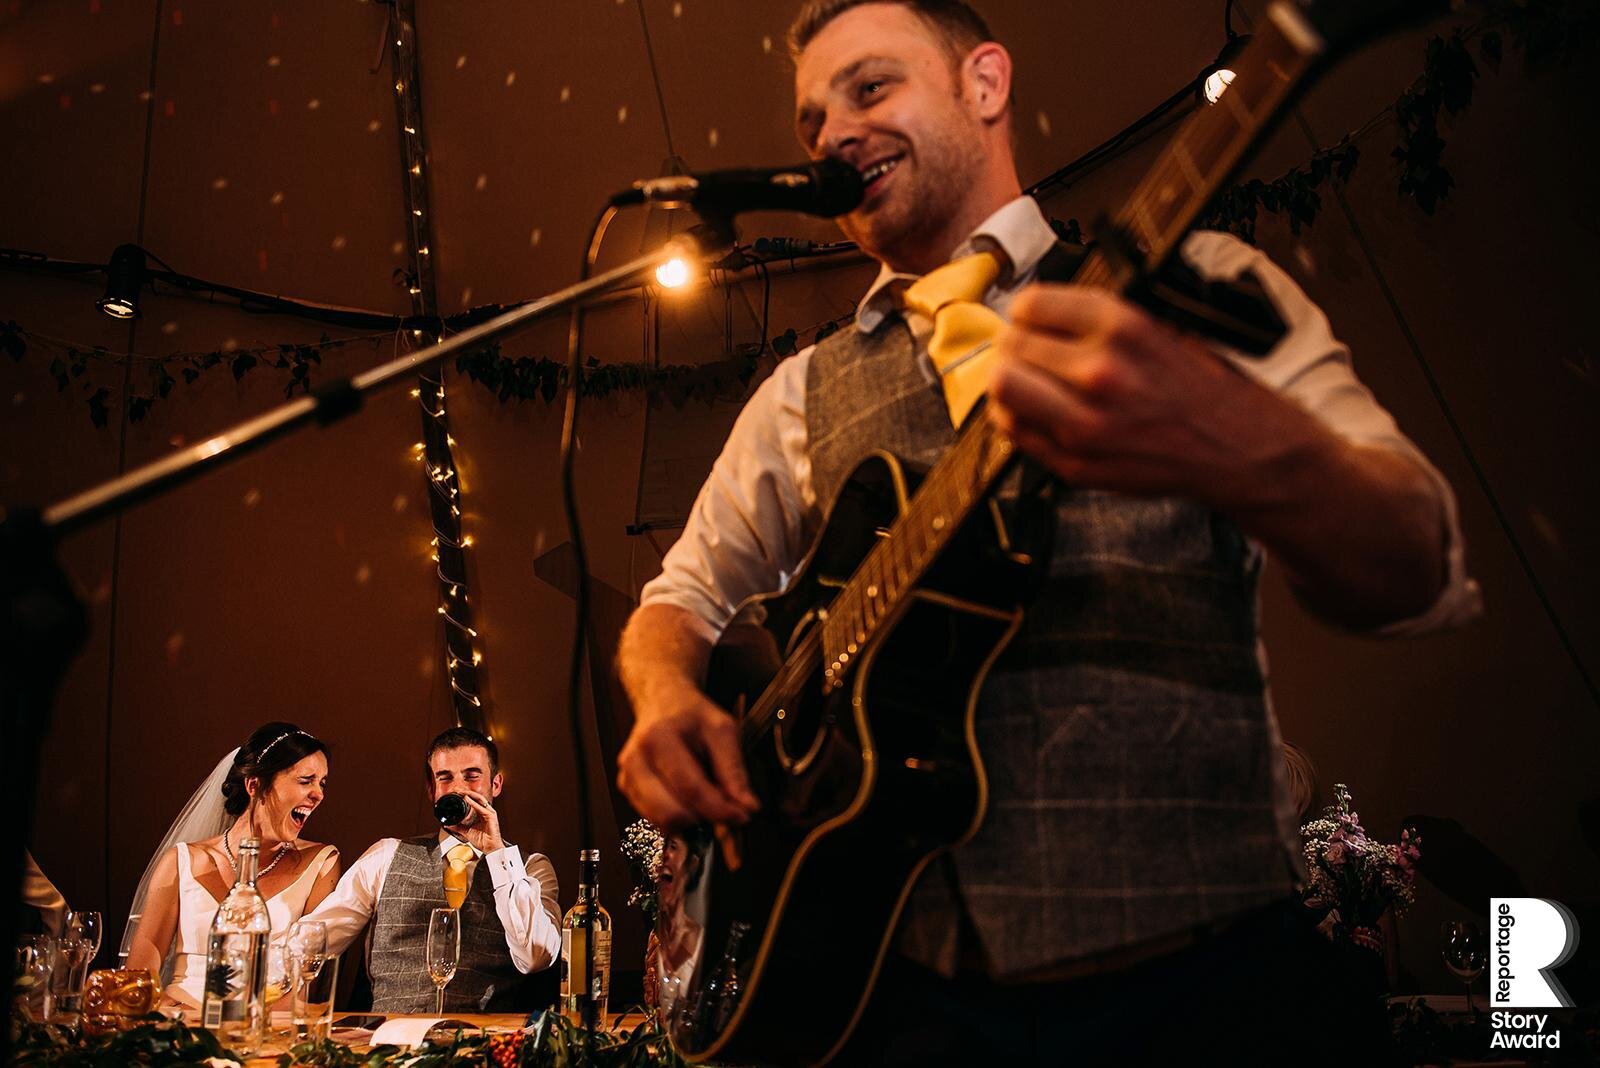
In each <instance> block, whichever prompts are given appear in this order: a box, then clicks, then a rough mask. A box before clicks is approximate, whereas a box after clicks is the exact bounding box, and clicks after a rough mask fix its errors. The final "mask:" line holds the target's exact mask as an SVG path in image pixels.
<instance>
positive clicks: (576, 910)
mask: <svg viewBox="0 0 1600 1068" xmlns="http://www.w3.org/2000/svg"><path fill="white" fill-rule="evenodd" d="M591 946H592V947H593V954H592V955H593V959H592V961H591V960H590V947H591ZM610 995H611V914H610V913H609V912H607V911H606V910H605V909H604V908H603V907H602V906H601V904H600V851H599V850H598V849H585V850H583V851H582V852H580V853H579V854H578V903H577V904H575V905H573V906H572V908H570V909H568V910H567V915H566V917H565V918H564V919H563V920H562V921H561V1012H562V1015H564V1016H566V1018H567V1019H569V1020H571V1021H572V1022H573V1023H575V1024H577V1025H579V1026H580V1027H604V1026H605V1022H606V1001H607V999H608V998H609V997H610Z"/></svg>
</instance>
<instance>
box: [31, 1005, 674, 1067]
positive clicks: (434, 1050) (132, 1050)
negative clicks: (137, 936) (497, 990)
mask: <svg viewBox="0 0 1600 1068" xmlns="http://www.w3.org/2000/svg"><path fill="white" fill-rule="evenodd" d="M148 1019H149V1021H150V1022H148V1023H144V1024H141V1025H140V1026H138V1027H136V1028H134V1029H133V1030H131V1031H123V1032H116V1033H113V1034H109V1035H101V1036H95V1035H82V1036H80V1035H78V1034H77V1033H76V1032H74V1031H69V1030H67V1029H64V1028H61V1027H57V1026H55V1025H51V1024H39V1023H35V1022H33V1021H31V1020H28V1019H25V1018H23V1017H21V1016H19V1015H13V1016H12V1019H11V1063H12V1064H14V1065H19V1066H27V1068H45V1066H48V1068H113V1066H118V1068H120V1066H122V1065H128V1064H139V1065H152V1066H164V1065H184V1064H197V1065H208V1066H210V1068H228V1066H230V1065H235V1064H240V1063H242V1062H243V1060H244V1058H242V1057H240V1056H239V1055H238V1054H236V1053H234V1052H232V1051H231V1050H229V1049H227V1048H225V1047H224V1046H223V1045H222V1044H221V1043H220V1042H218V1041H217V1039H216V1036H215V1035H213V1034H212V1033H211V1032H210V1031H206V1030H204V1029H202V1028H198V1027H189V1026H187V1025H186V1024H183V1023H181V1022H179V1021H176V1020H169V1019H167V1018H165V1017H155V1016H152V1017H149V1018H148ZM260 1059H261V1060H266V1059H269V1058H260ZM277 1063H278V1065H279V1068H289V1066H290V1065H312V1066H318V1068H443V1066H445V1065H458V1066H463V1068H466V1066H472V1065H483V1066H485V1068H489V1066H492V1068H577V1066H580V1065H583V1066H590V1065H592V1066H594V1068H681V1066H682V1065H683V1063H684V1062H683V1061H682V1060H681V1059H680V1058H679V1057H678V1055H677V1054H676V1053H675V1052H673V1050H672V1047H671V1045H670V1044H669V1043H668V1042H667V1039H666V1036H665V1034H663V1033H662V1031H661V1029H660V1027H658V1026H657V1025H656V1023H655V1022H654V1021H653V1020H647V1021H646V1022H645V1023H643V1024H641V1025H640V1026H638V1027H636V1028H633V1029H632V1030H621V1029H619V1030H616V1031H608V1032H601V1033H598V1034H596V1035H594V1036H592V1038H590V1039H589V1040H588V1041H587V1043H586V1042H585V1036H584V1034H583V1033H582V1032H581V1031H580V1030H579V1029H578V1028H577V1027H575V1026H574V1025H573V1024H572V1023H570V1022H569V1021H568V1020H567V1019H566V1018H565V1017H562V1016H560V1015H558V1014H556V1013H554V1012H547V1013H545V1014H544V1015H543V1016H542V1017H540V1018H539V1023H538V1025H537V1026H536V1027H534V1028H533V1029H532V1030H530V1031H526V1032H520V1031H519V1032H509V1033H495V1034H485V1033H482V1032H478V1031H473V1032H466V1031H459V1032H457V1033H456V1034H455V1036H454V1037H453V1038H451V1039H450V1040H448V1041H443V1042H428V1043H426V1044H424V1045H422V1046H420V1047H418V1048H416V1049H402V1048H401V1047H399V1046H374V1047H372V1048H370V1049H355V1048H352V1047H350V1046H344V1045H340V1044H339V1043H337V1042H332V1041H328V1040H326V1039H325V1040H323V1041H321V1042H306V1043H302V1044H300V1045H297V1046H294V1047H292V1048H291V1049H290V1050H289V1052H287V1053H284V1054H280V1055H279V1056H278V1058H277Z"/></svg>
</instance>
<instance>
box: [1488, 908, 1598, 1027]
mask: <svg viewBox="0 0 1600 1068" xmlns="http://www.w3.org/2000/svg"><path fill="white" fill-rule="evenodd" d="M1489 916H1490V920H1491V922H1492V923H1493V930H1494V934H1493V937H1492V940H1491V942H1490V944H1489V1004H1490V1007H1491V1008H1492V1009H1493V1010H1494V1011H1493V1012H1492V1013H1491V1016H1490V1023H1491V1024H1492V1026H1493V1028H1494V1033H1493V1036H1492V1037H1491V1039H1490V1041H1489V1046H1490V1048H1491V1049H1538V1048H1544V1049H1560V1048H1561V1032H1560V1030H1559V1029H1554V1030H1548V1031H1547V1030H1546V1027H1547V1025H1548V1024H1549V1022H1550V1014H1549V1013H1547V1012H1527V1013H1524V1012H1510V1011H1507V1010H1510V1009H1542V1008H1551V1009H1557V1008H1571V1007H1572V1004H1573V1002H1572V998H1571V996H1570V995H1569V994H1568V993H1567V992H1566V990H1565V989H1564V988H1563V987H1562V985H1561V981H1560V980H1559V979H1557V978H1556V977H1555V976H1554V975H1553V974H1551V973H1552V972H1553V971H1554V970H1555V969H1556V968H1559V967H1560V966H1561V965H1563V964H1565V963H1566V962H1567V960H1568V959H1570V958H1571V956H1572V954H1573V953H1574V952H1575V951H1576V950H1577V948H1578V921H1577V920H1576V919H1574V918H1573V915H1572V911H1571V910H1570V909H1568V908H1567V907H1566V906H1565V905H1563V904H1561V903H1560V902H1559V901H1551V900H1549V899H1548V898H1542V897H1496V898H1490V899H1489Z"/></svg>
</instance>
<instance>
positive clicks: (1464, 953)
mask: <svg viewBox="0 0 1600 1068" xmlns="http://www.w3.org/2000/svg"><path fill="white" fill-rule="evenodd" d="M1440 934H1441V936H1442V937H1443V939H1444V950H1443V956H1444V966H1445V967H1446V968H1449V969H1450V972H1451V974H1453V975H1454V976H1455V977H1456V978H1457V979H1460V980H1461V983H1462V985H1463V986H1465V987H1466V988H1467V1011H1469V1012H1473V1013H1476V1012H1477V1011H1478V1010H1477V1008H1476V1007H1475V1006H1474V1005H1473V1004H1472V981H1473V980H1474V979H1476V978H1477V977H1478V976H1480V975H1482V974H1483V968H1484V965H1485V964H1486V963H1488V952H1487V947H1486V945H1485V943H1484V938H1483V932H1482V931H1481V930H1480V929H1479V928H1478V925H1477V924H1475V923H1472V922H1470V921H1452V922H1450V923H1446V924H1444V925H1443V927H1441V928H1440Z"/></svg>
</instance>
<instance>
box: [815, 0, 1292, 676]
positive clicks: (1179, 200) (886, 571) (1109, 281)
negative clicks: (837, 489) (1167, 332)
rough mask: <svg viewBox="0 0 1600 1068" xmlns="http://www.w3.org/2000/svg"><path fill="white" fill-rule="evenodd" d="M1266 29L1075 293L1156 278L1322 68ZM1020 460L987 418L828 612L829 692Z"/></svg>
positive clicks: (1163, 163)
mask: <svg viewBox="0 0 1600 1068" xmlns="http://www.w3.org/2000/svg"><path fill="white" fill-rule="evenodd" d="M1264 21H1265V25H1264V26H1263V28H1262V30H1261V31H1260V32H1258V33H1257V34H1256V35H1255V36H1254V38H1253V39H1252V41H1251V42H1250V45H1249V47H1247V48H1246V49H1245V51H1244V52H1243V53H1242V54H1241V55H1240V56H1239V58H1238V60H1237V61H1236V62H1235V63H1234V72H1235V77H1234V80H1233V82H1232V84H1231V85H1230V86H1229V87H1228V89H1227V90H1226V91H1225V92H1224V93H1223V94H1222V96H1221V97H1220V98H1219V99H1218V101H1217V103H1216V104H1214V105H1212V106H1210V107H1205V108H1202V109H1201V110H1199V111H1197V112H1196V113H1195V114H1193V115H1192V116H1190V118H1189V120H1188V121H1187V122H1185V123H1184V125H1183V127H1182V128H1181V129H1180V130H1179V131H1178V133H1177V135H1176V136H1175V137H1174V138H1173V139H1172V140H1171V141H1170V142H1169V143H1168V144H1167V146H1166V147H1165V148H1164V149H1163V151H1162V153H1161V155H1160V157H1159V158H1158V159H1157V160H1156V163H1155V166H1154V167H1152V168H1151V169H1150V171H1149V173H1148V174H1146V175H1145V177H1144V180H1143V181H1141V182H1140V183H1139V184H1138V186H1136V187H1135V189H1134V191H1133V193H1132V194H1131V195H1130V196H1129V197H1128V200H1127V202H1126V203H1125V204H1124V205H1123V206H1122V208H1121V210H1119V211H1118V212H1117V213H1116V214H1114V215H1112V216H1111V218H1110V221H1111V225H1112V227H1113V228H1114V229H1115V230H1116V231H1117V232H1118V234H1119V237H1120V239H1121V240H1120V241H1119V242H1118V253H1117V255H1115V256H1111V255H1107V254H1106V253H1105V252H1104V251H1103V250H1104V248H1105V247H1106V245H1107V244H1108V242H1102V246H1101V248H1098V249H1096V250H1095V251H1094V252H1093V253H1091V254H1090V255H1089V257H1088V258H1087V259H1086V260H1085V261H1084V263H1083V266H1082V267H1081V268H1080V269H1079V270H1078V273H1077V274H1076V275H1075V276H1074V278H1073V281H1074V282H1075V283H1076V284H1079V285H1088V286H1095V287H1097V288H1101V289H1108V290H1111V291H1113V292H1119V293H1120V292H1124V291H1126V290H1127V289H1128V287H1129V286H1131V285H1132V284H1133V283H1134V282H1135V281H1136V280H1138V279H1139V278H1140V277H1142V276H1144V275H1146V274H1148V273H1151V272H1153V271H1155V270H1156V269H1158V268H1159V267H1160V266H1161V264H1162V263H1164V262H1165V261H1166V259H1167V257H1168V256H1170V255H1172V253H1173V252H1174V251H1175V250H1176V249H1177V247H1178V245H1179V243H1180V242H1181V241H1182V240H1183V236H1184V235H1185V234H1186V233H1188V231H1189V228H1190V227H1191V226H1193V225H1194V221H1195V219H1196V218H1197V217H1198V216H1199V214H1200V213H1201V212H1202V211H1204V210H1205V207H1206V205H1207V204H1208V203H1210V201H1211V198H1212V197H1213V196H1215V195H1216V193H1217V192H1218V191H1219V190H1220V189H1221V188H1222V184H1223V183H1224V182H1225V181H1227V179H1228V177H1229V176H1230V175H1231V174H1232V173H1233V172H1234V170H1235V169H1236V168H1237V167H1238V165H1239V163H1240V162H1241V161H1242V160H1243V158H1244V155H1245V153H1246V152H1247V151H1248V150H1249V149H1250V148H1251V147H1252V146H1253V145H1254V144H1255V142H1256V141H1257V139H1258V138H1259V137H1260V136H1261V134H1262V132H1263V131H1264V130H1266V129H1267V128H1268V127H1269V126H1270V124H1271V123H1272V121H1273V120H1274V119H1275V118H1276V116H1277V115H1278V113H1279V112H1280V111H1281V110H1282V108H1283V107H1284V105H1285V104H1286V103H1287V102H1288V100H1289V97H1290V94H1291V93H1292V92H1293V90H1294V89H1295V87H1296V86H1297V85H1298V84H1299V83H1300V81H1301V80H1302V79H1303V78H1304V77H1305V76H1306V74H1307V73H1308V72H1309V71H1310V70H1311V68H1312V66H1313V65H1314V64H1315V63H1316V61H1317V60H1318V58H1319V57H1320V56H1321V54H1322V51H1323V43H1322V39H1321V38H1320V37H1319V35H1318V34H1317V33H1316V31H1315V30H1313V29H1312V28H1311V27H1310V26H1309V25H1308V24H1307V23H1306V22H1305V21H1304V19H1303V18H1302V17H1301V16H1300V15H1299V14H1298V13H1297V12H1296V11H1295V10H1294V9H1293V8H1291V7H1289V6H1288V5H1287V4H1285V3H1275V4H1273V5H1272V6H1271V7H1270V8H1269V9H1268V12H1267V18H1266V19H1265V20H1264ZM1012 454H1013V449H1012V445H1011V441H1010V439H1009V438H1007V437H1006V436H1005V434H1004V433H1002V432H1001V431H1000V429H999V428H998V427H997V426H996V425H995V423H994V421H993V420H992V419H991V418H989V416H988V414H987V412H986V411H984V410H982V409H980V410H979V411H978V413H977V414H976V415H975V416H974V417H973V418H972V420H971V421H970V422H969V423H968V425H967V426H966V427H965V428H964V429H963V431H962V433H961V436H960V437H959V438H958V439H957V440H956V443H955V444H954V445H952V446H951V448H950V451H949V452H947V453H946V454H945V455H944V457H943V458H942V459H940V461H939V462H938V463H937V464H936V465H935V466H934V467H933V469H932V470H931V471H930V472H929V473H928V477H927V479H926V480H925V481H924V482H923V484H922V485H921V486H920V487H919V488H918V490H917V493H916V496H915V497H913V498H912V501H911V503H910V505H909V507H908V508H907V510H906V512H905V514H904V515H902V516H901V517H900V519H899V520H897V521H896V523H895V524H894V527H893V528H892V529H891V531H890V533H889V537H888V538H885V539H882V540H880V541H879V542H878V543H877V544H876V545H874V546H873V548H872V551H871V552H869V553H868V554H867V556H866V559H864V560H863V561H862V563H861V566H860V567H859V568H857V570H856V572H855V574H854V575H852V576H851V578H850V581H849V582H848V583H846V584H845V586H844V588H843V589H842V590H840V591H839V594H838V596H837V597H835V598H834V601H833V604H832V605H831V606H830V607H829V610H828V617H827V619H825V620H824V621H823V625H822V655H823V664H824V665H825V666H824V669H823V689H824V691H825V692H827V691H831V690H833V689H836V688H837V687H839V686H841V685H843V683H844V679H845V677H846V676H847V675H848V674H849V672H850V665H851V664H852V662H853V661H854V660H855V659H856V657H857V656H858V654H859V652H860V650H862V649H864V648H866V646H867V643H868V642H869V641H870V640H871V639H872V636H873V635H874V634H875V633H876V632H877V629H878V627H879V625H880V624H881V623H882V622H883V620H885V619H887V618H888V617H889V616H890V615H892V614H893V613H894V611H895V609H896V607H897V606H898V604H899V601H900V599H901V598H902V597H903V596H905V595H906V593H908V592H909V591H910V590H911V588H912V587H913V586H915V584H916V583H917V581H918V580H919V579H920V578H921V577H922V576H923V574H924V573H925V572H926V571H927V569H928V567H929V566H930V565H931V564H932V563H933V561H934V559H935V558H937V557H938V555H939V553H940V551H941V550H943V549H944V547H945V546H946V545H947V544H948V543H949V541H950V538H951V537H952V536H953V535H954V534H955V532H956V531H957V530H958V529H959V528H960V527H961V525H962V524H963V523H964V522H965V521H966V519H967V517H968V516H969V515H970V514H971V512H972V509H973V508H974V507H976V506H977V504H978V503H979V502H980V501H982V500H983V499H984V498H985V497H986V496H987V495H988V493H989V491H990V490H991V489H993V487H994V484H995V483H996V482H997V481H998V480H999V478H1000V476H1001V475H1002V474H1004V473H1005V471H1006V470H1007V469H1008V468H1009V466H1010V463H1011V460H1012Z"/></svg>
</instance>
